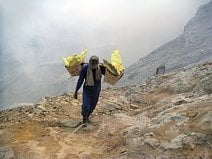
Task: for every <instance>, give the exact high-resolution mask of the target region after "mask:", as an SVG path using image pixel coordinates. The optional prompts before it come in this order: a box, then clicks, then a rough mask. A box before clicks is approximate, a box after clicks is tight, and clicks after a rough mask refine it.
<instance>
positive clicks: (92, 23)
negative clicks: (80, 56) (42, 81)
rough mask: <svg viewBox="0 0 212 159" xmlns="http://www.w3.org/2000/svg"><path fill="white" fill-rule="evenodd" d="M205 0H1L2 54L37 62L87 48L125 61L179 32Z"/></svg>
mask: <svg viewBox="0 0 212 159" xmlns="http://www.w3.org/2000/svg"><path fill="white" fill-rule="evenodd" d="M206 2H208V0H171V1H170V0H134V1H130V0H115V1H114V0H89V1H88V0H36V1H32V0H1V1H0V9H1V10H0V18H1V19H0V20H1V21H0V28H1V29H0V35H1V37H0V38H1V39H0V40H1V41H0V42H1V45H0V46H2V47H1V54H12V56H13V57H14V58H15V59H16V60H18V61H20V62H22V63H27V64H28V63H29V64H31V65H32V64H36V63H40V62H44V61H52V60H53V61H55V60H58V61H59V60H61V58H62V57H63V56H65V57H66V56H68V55H71V54H72V53H74V52H80V51H81V50H82V49H83V48H87V49H88V56H90V55H93V54H95V55H98V56H100V58H101V59H102V58H109V57H110V54H111V51H112V50H113V49H115V48H118V49H120V52H121V55H122V58H123V62H124V65H125V66H126V67H127V66H129V65H130V64H132V63H134V62H136V61H137V60H138V59H139V58H141V57H143V56H145V55H147V54H148V53H150V51H152V50H154V49H156V48H157V47H159V46H160V45H162V44H164V43H165V42H168V41H169V40H171V39H173V38H175V37H176V36H178V35H179V34H181V33H182V32H183V27H184V25H185V24H186V23H187V22H188V20H189V19H190V18H191V17H193V16H194V15H195V12H196V10H197V8H198V7H199V6H200V5H201V4H204V3H206Z"/></svg>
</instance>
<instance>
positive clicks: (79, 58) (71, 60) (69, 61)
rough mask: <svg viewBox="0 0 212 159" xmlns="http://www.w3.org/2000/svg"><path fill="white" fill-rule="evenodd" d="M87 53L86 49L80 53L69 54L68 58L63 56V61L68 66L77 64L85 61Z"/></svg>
mask: <svg viewBox="0 0 212 159" xmlns="http://www.w3.org/2000/svg"><path fill="white" fill-rule="evenodd" d="M86 53H87V50H86V49H84V50H83V51H82V52H81V53H80V54H79V55H77V54H76V53H75V54H73V55H72V56H69V57H67V58H64V57H63V62H64V64H65V66H66V67H72V66H75V65H76V64H79V63H82V62H84V61H85V56H86Z"/></svg>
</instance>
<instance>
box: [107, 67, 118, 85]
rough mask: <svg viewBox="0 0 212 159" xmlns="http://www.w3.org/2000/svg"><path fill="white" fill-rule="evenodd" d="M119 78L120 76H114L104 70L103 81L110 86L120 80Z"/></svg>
mask: <svg viewBox="0 0 212 159" xmlns="http://www.w3.org/2000/svg"><path fill="white" fill-rule="evenodd" d="M121 77H122V75H120V76H114V75H113V74H112V73H111V72H110V71H108V70H106V73H105V77H104V81H105V82H107V83H109V84H111V85H114V84H116V83H117V82H118V81H119V80H120V78H121Z"/></svg>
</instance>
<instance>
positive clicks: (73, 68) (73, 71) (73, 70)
mask: <svg viewBox="0 0 212 159" xmlns="http://www.w3.org/2000/svg"><path fill="white" fill-rule="evenodd" d="M81 68H82V65H81V63H77V64H76V65H74V66H71V67H66V69H67V71H68V72H69V73H70V75H71V76H79V75H80V71H81Z"/></svg>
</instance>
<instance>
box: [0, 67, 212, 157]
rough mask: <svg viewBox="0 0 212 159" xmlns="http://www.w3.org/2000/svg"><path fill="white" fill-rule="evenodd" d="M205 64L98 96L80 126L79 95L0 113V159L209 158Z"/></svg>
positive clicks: (211, 70)
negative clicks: (90, 114)
mask: <svg viewBox="0 0 212 159" xmlns="http://www.w3.org/2000/svg"><path fill="white" fill-rule="evenodd" d="M211 94H212V63H205V64H202V65H199V66H196V67H192V68H189V69H186V70H178V71H175V72H171V73H168V74H164V75H161V76H154V77H152V78H151V79H149V80H147V81H145V82H144V83H140V84H139V85H136V86H133V87H123V88H119V89H118V88H117V89H111V88H107V89H104V90H102V92H101V96H100V99H99V103H98V105H97V108H96V109H95V111H94V112H93V114H92V117H91V122H90V123H89V125H88V126H87V127H82V128H80V129H79V130H78V131H76V128H77V126H78V123H79V121H81V116H80V111H81V95H80V96H79V100H75V99H74V98H73V94H66V93H64V94H63V95H61V96H58V97H44V98H42V99H41V100H40V101H39V102H38V103H36V104H35V105H34V106H20V107H16V108H12V109H7V110H2V111H0V158H2V159H72V158H73V159H75V158H82V159H93V158H107V159H109V158H110V159H116V158H117V159H118V158H121V159H130V158H131V159H142V158H144V159H145V158H148V159H166V158H167V159H169V158H172V159H175V158H176V159H200V158H202V159H211V158H212V151H211V150H212V95H211Z"/></svg>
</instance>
